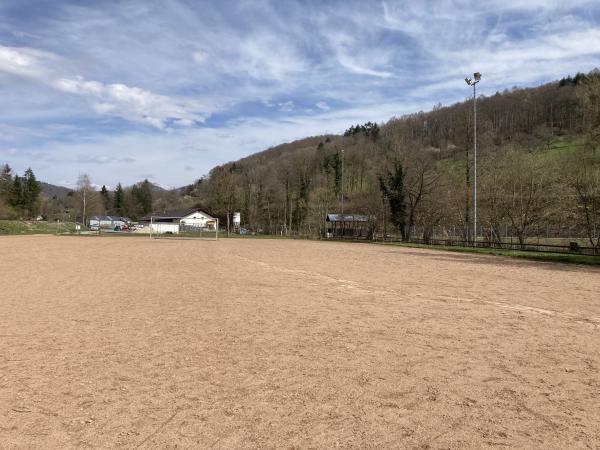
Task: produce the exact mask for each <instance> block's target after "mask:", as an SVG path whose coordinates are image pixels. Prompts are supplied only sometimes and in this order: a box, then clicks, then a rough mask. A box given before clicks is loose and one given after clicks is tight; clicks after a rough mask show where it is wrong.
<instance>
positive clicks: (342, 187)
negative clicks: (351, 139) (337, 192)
mask: <svg viewBox="0 0 600 450" xmlns="http://www.w3.org/2000/svg"><path fill="white" fill-rule="evenodd" d="M341 191H342V216H343V215H344V149H342V186H341Z"/></svg>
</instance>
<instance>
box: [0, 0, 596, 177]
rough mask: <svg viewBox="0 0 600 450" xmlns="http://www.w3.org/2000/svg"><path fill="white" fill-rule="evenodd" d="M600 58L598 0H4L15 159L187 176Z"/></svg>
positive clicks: (0, 79) (4, 156)
mask: <svg viewBox="0 0 600 450" xmlns="http://www.w3.org/2000/svg"><path fill="white" fill-rule="evenodd" d="M598 66H600V2H598V1H597V0H593V1H584V0H581V1H579V0H572V1H569V2H562V1H542V0H503V1H499V0H490V1H485V2H481V1H478V2H471V1H451V0H446V1H414V0H413V1H364V0H363V1H354V0H349V1H327V2H324V1H291V0H286V1H285V2H283V1H257V0H252V1H227V0H225V1H219V2H213V1H194V0H160V1H159V0H155V1H153V0H139V1H133V0H132V1H127V0H123V1H116V0H115V1H109V0H105V1H92V0H90V1H81V0H79V1H75V0H72V1H61V0H52V1H50V0H48V1H43V0H36V1H34V0H31V1H28V0H0V98H1V99H2V102H1V106H0V163H3V162H7V163H9V164H10V165H11V166H12V167H13V168H14V169H15V170H16V171H18V172H22V171H24V170H25V169H26V168H27V167H29V166H31V167H32V168H33V170H34V172H35V173H36V174H37V176H38V178H41V179H43V180H44V181H49V182H52V183H56V184H61V185H65V186H72V185H73V184H74V183H75V181H76V179H77V176H78V174H80V173H88V174H89V175H90V177H91V179H92V181H93V182H94V183H96V184H98V185H102V184H106V185H108V186H115V185H116V183H117V182H119V181H120V182H122V183H125V184H129V183H133V182H135V181H138V180H140V179H141V178H146V177H147V178H149V179H150V180H151V181H154V182H156V183H159V184H161V185H164V186H181V185H184V184H187V183H190V182H192V181H193V180H195V179H197V178H199V177H200V176H202V175H203V174H205V173H207V172H208V171H209V170H210V169H211V168H212V167H214V166H215V165H217V164H220V163H223V162H226V161H231V160H235V159H238V158H240V157H243V156H245V155H248V154H250V153H253V152H256V151H260V150H262V149H265V148H267V147H269V146H272V145H277V144H280V143H283V142H287V141H290V140H293V139H297V138H301V137H305V136H309V135H317V134H324V133H340V132H343V131H344V129H346V128H347V127H348V126H350V125H351V124H354V123H359V122H361V123H362V122H366V121H377V122H382V121H386V120H388V119H390V118H391V117H393V116H400V115H402V114H406V113H411V112H416V111H419V110H429V109H431V108H432V107H433V106H434V105H435V104H437V103H439V102H441V103H442V104H451V103H454V102H457V101H461V100H464V99H465V98H466V97H467V96H468V95H469V90H468V87H467V86H466V84H465V82H464V77H465V76H467V75H470V74H472V73H473V72H474V71H477V70H478V71H480V72H482V73H483V80H482V82H481V83H480V84H479V88H480V92H481V93H483V94H493V93H495V92H496V91H497V90H503V89H505V88H510V87H512V86H515V85H517V86H532V85H537V84H540V83H543V82H547V81H551V80H555V79H558V78H561V77H563V76H565V75H568V74H574V73H575V72H578V71H583V72H587V71H589V70H591V69H593V68H595V67H598Z"/></svg>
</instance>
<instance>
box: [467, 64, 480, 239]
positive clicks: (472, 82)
mask: <svg viewBox="0 0 600 450" xmlns="http://www.w3.org/2000/svg"><path fill="white" fill-rule="evenodd" d="M473 78H474V79H473V80H472V79H471V78H465V81H466V82H467V84H468V85H469V86H473V246H476V245H477V91H476V88H475V85H476V84H477V83H479V82H480V81H481V74H480V73H479V72H475V73H474V74H473Z"/></svg>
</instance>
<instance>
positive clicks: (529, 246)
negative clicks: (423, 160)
mask: <svg viewBox="0 0 600 450" xmlns="http://www.w3.org/2000/svg"><path fill="white" fill-rule="evenodd" d="M325 239H333V240H346V241H347V240H373V241H377V242H390V243H393V242H405V243H410V244H423V245H439V246H444V247H478V248H489V249H499V250H519V251H525V252H545V253H563V254H571V255H573V254H576V255H589V256H598V257H600V248H594V247H587V246H582V245H580V244H579V243H577V242H571V243H570V244H569V245H555V244H539V243H523V244H521V243H519V242H518V241H516V242H515V241H513V242H490V241H477V242H473V241H472V240H471V241H467V240H462V239H437V238H431V239H419V238H411V239H410V240H409V241H402V240H401V239H398V238H394V237H387V236H386V237H383V236H381V237H376V238H375V239H372V238H371V239H369V238H368V237H365V236H334V237H329V238H325Z"/></svg>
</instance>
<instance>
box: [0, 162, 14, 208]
mask: <svg viewBox="0 0 600 450" xmlns="http://www.w3.org/2000/svg"><path fill="white" fill-rule="evenodd" d="M11 172H12V169H11V168H10V166H9V165H8V164H4V165H3V166H2V169H0V198H1V199H4V200H5V201H8V200H9V199H10V193H11V186H12V182H13V177H12V173H11Z"/></svg>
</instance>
